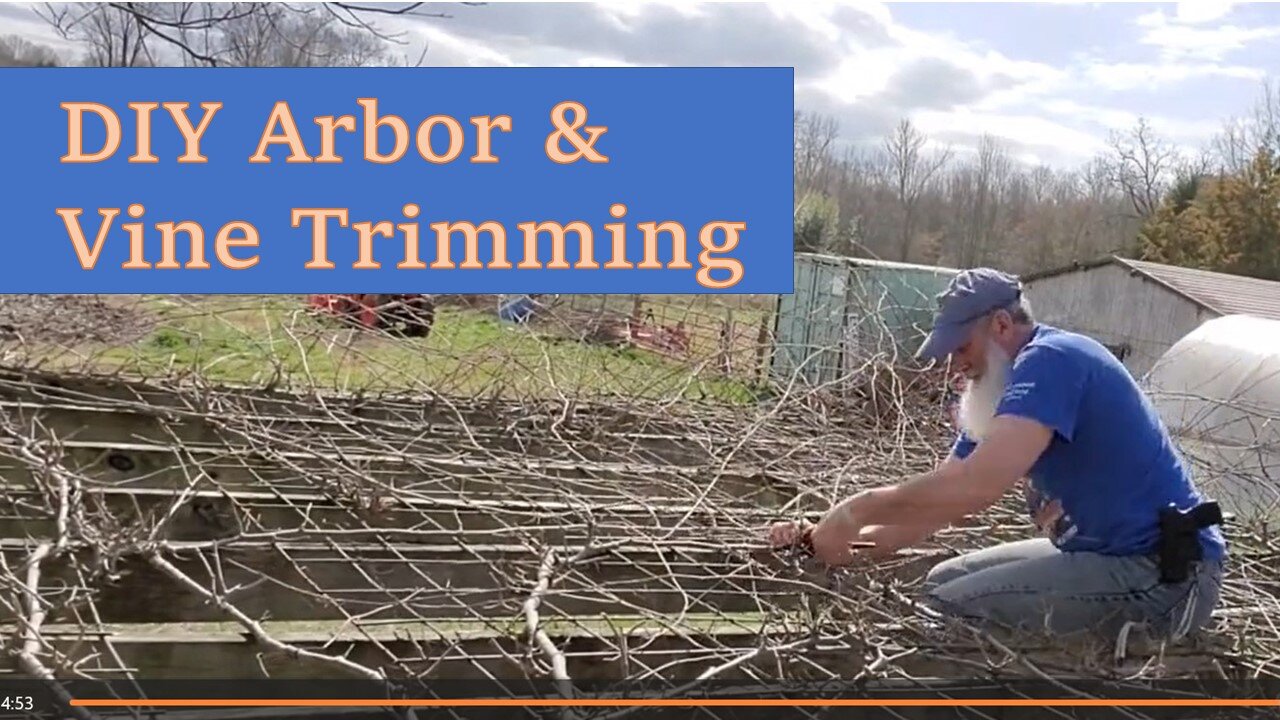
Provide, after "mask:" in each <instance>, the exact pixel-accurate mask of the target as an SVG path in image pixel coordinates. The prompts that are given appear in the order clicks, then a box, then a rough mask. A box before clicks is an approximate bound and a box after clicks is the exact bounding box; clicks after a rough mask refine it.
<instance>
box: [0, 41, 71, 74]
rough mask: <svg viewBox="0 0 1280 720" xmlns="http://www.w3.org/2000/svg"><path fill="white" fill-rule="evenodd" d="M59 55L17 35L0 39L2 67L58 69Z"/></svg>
mask: <svg viewBox="0 0 1280 720" xmlns="http://www.w3.org/2000/svg"><path fill="white" fill-rule="evenodd" d="M60 64H61V60H60V59H59V57H58V54H57V53H56V52H54V51H53V50H52V49H51V48H49V47H46V46H44V45H39V44H37V43H33V42H31V41H30V40H27V39H26V38H24V37H19V36H17V35H6V36H4V37H0V67H56V66H58V65H60Z"/></svg>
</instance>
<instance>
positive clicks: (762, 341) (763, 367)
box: [756, 313, 772, 382]
mask: <svg viewBox="0 0 1280 720" xmlns="http://www.w3.org/2000/svg"><path fill="white" fill-rule="evenodd" d="M770 315H771V313H765V314H764V315H762V316H760V333H759V334H758V335H757V336H756V381H757V382H764V380H765V379H766V378H768V377H769V360H770V358H771V356H772V353H770V352H769V345H770V343H769V334H770V333H769V317H770Z"/></svg>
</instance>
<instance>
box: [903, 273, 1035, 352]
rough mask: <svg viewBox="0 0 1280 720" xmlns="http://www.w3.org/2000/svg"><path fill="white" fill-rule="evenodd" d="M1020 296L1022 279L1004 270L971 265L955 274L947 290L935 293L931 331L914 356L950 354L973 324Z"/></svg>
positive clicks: (959, 344)
mask: <svg viewBox="0 0 1280 720" xmlns="http://www.w3.org/2000/svg"><path fill="white" fill-rule="evenodd" d="M1020 297H1022V282H1021V281H1020V280H1018V278H1016V277H1014V276H1012V275H1009V274H1007V273H1002V272H1000V271H999V270H995V269H992V268H974V269H972V270H965V271H963V272H961V273H958V274H957V275H956V276H955V277H954V278H952V279H951V284H949V285H948V286H947V289H946V290H944V291H942V292H941V293H940V294H939V295H938V296H937V301H938V310H937V313H936V314H935V315H934V317H933V330H932V331H931V332H930V333H929V337H927V338H925V340H924V343H923V344H922V345H921V346H920V349H919V350H918V351H916V357H917V358H922V359H927V360H941V359H942V358H944V357H946V356H947V355H950V354H951V353H953V352H955V351H956V350H957V349H959V348H960V346H961V345H963V344H964V342H965V340H966V339H967V338H968V337H969V331H970V330H971V329H973V326H974V323H976V322H978V321H979V320H981V319H982V317H983V316H985V315H986V314H987V313H989V312H991V311H993V310H997V309H999V308H1002V307H1007V306H1008V305H1010V304H1012V303H1013V302H1014V301H1015V300H1017V299H1018V298H1020Z"/></svg>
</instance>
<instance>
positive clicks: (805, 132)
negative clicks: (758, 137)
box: [795, 112, 840, 203]
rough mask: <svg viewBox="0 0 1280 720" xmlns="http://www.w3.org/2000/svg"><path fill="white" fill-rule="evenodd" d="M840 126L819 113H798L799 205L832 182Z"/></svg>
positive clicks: (796, 142) (796, 135)
mask: <svg viewBox="0 0 1280 720" xmlns="http://www.w3.org/2000/svg"><path fill="white" fill-rule="evenodd" d="M839 135H840V125H839V123H837V122H836V120H835V118H832V117H828V116H825V115H818V114H816V113H805V112H797V113H795V191H796V192H795V196H796V202H797V203H799V202H803V201H804V199H805V197H807V196H808V195H809V194H810V193H812V192H814V191H815V190H820V189H825V188H826V187H827V185H828V184H829V183H830V182H831V179H832V171H833V170H834V165H835V158H834V156H833V152H834V145H835V141H836V138H838V137H839Z"/></svg>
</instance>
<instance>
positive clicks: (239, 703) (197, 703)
mask: <svg viewBox="0 0 1280 720" xmlns="http://www.w3.org/2000/svg"><path fill="white" fill-rule="evenodd" d="M71 705H73V706H75V707H152V708H161V707H957V708H961V707H1038V706H1041V705H1049V706H1054V707H1280V699H1252V700H1250V699H1222V700H1218V699H1212V698H1194V699H1185V700H1178V699H1166V698H1159V699H1153V698H1135V699H1130V700H1102V699H1096V698H1048V699H1044V700H1033V699H1024V698H1016V699H1009V700H995V699H981V698H979V699H973V700H951V699H918V700H871V699H866V698H844V699H838V698H836V699H830V700H822V699H815V698H803V699H795V700H787V699H785V698H760V699H755V700H752V699H747V698H742V699H735V698H704V699H694V698H689V699H682V698H650V699H624V698H616V699H614V698H583V699H579V700H574V699H569V698H542V699H531V700H521V699H518V698H494V699H489V698H445V699H438V700H425V699H424V700H417V699H406V700H377V699H369V700H364V699H356V700H348V699H334V700H317V699H279V698H273V699H263V700H238V699H237V700H225V699H224V700H212V699H209V700H199V699H181V700H163V699H162V700H129V699H123V700H122V699H117V698H111V699H77V700H72V701H71Z"/></svg>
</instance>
